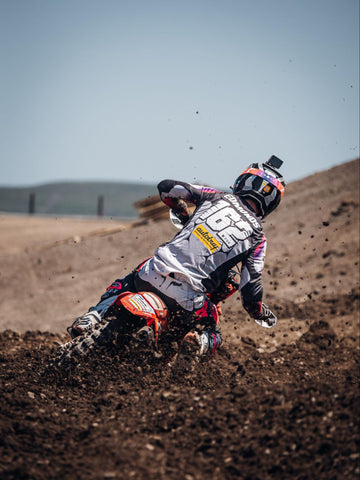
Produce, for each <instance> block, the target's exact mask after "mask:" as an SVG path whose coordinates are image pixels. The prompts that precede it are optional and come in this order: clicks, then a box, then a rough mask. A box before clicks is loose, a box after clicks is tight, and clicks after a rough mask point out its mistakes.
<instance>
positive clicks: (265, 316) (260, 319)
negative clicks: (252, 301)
mask: <svg viewBox="0 0 360 480" xmlns="http://www.w3.org/2000/svg"><path fill="white" fill-rule="evenodd" d="M255 322H256V323H257V324H258V325H260V326H261V327H265V328H272V327H275V325H276V322H277V317H276V315H274V314H273V312H272V311H271V310H270V308H269V307H268V306H267V305H265V303H262V308H261V312H260V313H259V315H257V317H256V318H255Z"/></svg>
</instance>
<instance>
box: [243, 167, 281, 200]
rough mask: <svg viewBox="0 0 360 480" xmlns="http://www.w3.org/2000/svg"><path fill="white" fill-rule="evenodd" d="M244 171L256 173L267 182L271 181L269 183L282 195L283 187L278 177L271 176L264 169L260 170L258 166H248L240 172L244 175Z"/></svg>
mask: <svg viewBox="0 0 360 480" xmlns="http://www.w3.org/2000/svg"><path fill="white" fill-rule="evenodd" d="M246 173H250V174H251V175H256V176H257V177H261V178H262V179H264V180H266V181H267V182H268V183H271V185H273V186H274V187H275V188H277V189H278V190H279V192H280V194H281V196H283V194H284V191H285V188H284V185H283V184H282V183H281V182H280V180H279V179H278V178H276V177H273V176H272V175H269V174H268V173H266V172H265V171H264V170H260V168H253V167H250V168H248V169H247V170H245V171H244V172H243V173H242V175H245V174H246Z"/></svg>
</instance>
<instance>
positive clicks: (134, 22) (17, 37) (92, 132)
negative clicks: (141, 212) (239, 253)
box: [0, 0, 359, 216]
mask: <svg viewBox="0 0 360 480" xmlns="http://www.w3.org/2000/svg"><path fill="white" fill-rule="evenodd" d="M0 70H1V74H0V87H1V88H0V136H1V137H0V161H1V173H0V211H3V212H4V211H5V212H9V211H13V212H19V211H24V212H26V211H27V210H28V209H29V202H30V195H31V194H36V204H35V209H37V211H38V212H42V213H58V214H72V213H75V214H79V213H80V214H96V212H98V209H99V208H101V199H99V197H100V198H101V197H103V201H104V203H103V213H104V214H105V215H114V216H133V215H136V212H135V210H134V209H133V207H132V204H133V202H134V201H136V200H137V199H140V198H143V197H146V196H148V195H153V194H155V193H156V188H155V187H156V184H157V183H158V181H160V180H161V179H163V178H176V179H181V180H184V181H188V182H199V183H206V184H211V185H214V186H216V187H219V188H228V187H229V186H230V185H232V184H233V182H234V180H235V178H236V177H237V176H238V175H239V174H240V173H241V171H243V170H244V169H245V168H246V167H247V166H248V165H249V164H250V163H252V162H262V161H265V160H267V159H268V158H269V157H270V155H272V154H275V155H277V156H279V157H280V158H282V159H283V160H284V165H283V169H282V170H283V173H284V175H285V177H286V179H287V180H288V181H292V180H296V179H299V178H302V177H304V176H306V175H310V174H312V173H314V172H317V171H320V170H323V169H327V168H329V167H331V166H334V165H337V164H340V163H343V162H347V161H349V160H351V159H354V158H356V157H358V156H359V2H358V1H357V0H345V1H344V0H311V1H310V0H303V1H299V0H272V1H271V2H269V1H268V0H257V1H256V2H254V1H252V0H236V1H235V0H222V1H221V2H220V1H215V0H206V1H205V0H194V1H193V0H192V1H187V0H184V1H182V2H176V1H172V0H166V1H165V0H152V1H151V0H148V1H144V0H131V1H127V0H61V1H60V0H51V1H45V0H16V1H10V0H1V1H0ZM69 182H70V183H71V184H69ZM74 182H75V183H74ZM84 182H91V183H88V184H86V183H85V184H84ZM104 182H105V183H104ZM35 187H36V188H35ZM84 195H85V196H87V197H86V198H87V199H85V200H84ZM119 195H121V198H120V197H119ZM99 202H100V207H99ZM84 204H90V206H89V205H88V206H87V207H86V208H85V207H84ZM119 205H122V206H123V207H124V208H123V209H122V210H121V209H120V210H119V209H118V206H119Z"/></svg>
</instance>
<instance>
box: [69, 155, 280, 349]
mask: <svg viewBox="0 0 360 480" xmlns="http://www.w3.org/2000/svg"><path fill="white" fill-rule="evenodd" d="M282 163H283V162H282V161H281V160H280V159H279V158H277V157H275V156H274V155H273V156H272V157H271V158H270V159H269V160H268V161H267V162H265V163H259V164H258V163H254V164H252V165H250V166H249V167H248V168H247V169H246V170H245V171H243V172H242V173H241V175H239V177H238V178H237V179H236V180H235V183H234V186H233V188H232V193H224V192H220V191H218V190H215V189H213V188H210V187H205V186H200V185H192V184H189V183H186V182H182V181H176V180H163V181H161V182H160V183H159V184H158V190H159V194H160V198H161V200H162V201H163V202H164V203H165V204H166V205H167V206H168V207H169V208H170V209H172V211H173V212H174V213H175V214H176V216H177V217H178V219H179V220H180V221H181V223H182V224H183V228H182V230H181V231H179V233H178V234H177V235H175V237H174V238H173V239H172V240H171V241H170V242H168V243H165V244H163V245H160V246H159V247H158V249H157V250H156V251H155V254H154V256H153V257H151V258H150V259H148V260H146V261H145V262H143V263H142V264H140V266H139V267H138V268H136V269H135V270H134V271H133V272H132V273H130V274H129V275H127V276H126V277H125V278H122V279H118V280H115V282H113V283H112V284H111V285H110V286H109V287H108V289H107V290H106V292H105V293H104V294H103V295H102V297H101V299H100V301H99V303H98V304H97V305H96V306H95V307H91V308H90V310H89V312H88V313H86V314H85V315H84V316H83V317H79V318H77V319H76V320H75V322H74V323H73V324H72V326H71V327H69V329H68V331H69V333H70V334H71V336H72V337H75V336H78V335H81V334H82V333H83V332H85V331H88V330H91V329H92V328H93V326H94V325H95V324H96V323H97V322H101V319H102V318H103V317H104V315H105V314H106V312H107V311H108V310H109V308H110V307H111V306H112V305H113V304H114V302H115V300H116V298H117V296H118V295H119V294H120V293H123V292H125V291H132V292H136V291H153V292H156V293H157V294H158V295H159V296H160V297H161V298H162V299H163V300H164V302H165V303H166V304H167V306H168V307H169V309H170V310H171V311H173V312H174V311H177V312H178V313H179V315H178V316H177V317H175V318H178V319H180V318H181V319H182V321H184V319H185V322H187V323H188V325H189V326H188V333H187V334H186V335H185V336H184V337H183V340H182V343H181V345H182V346H183V349H184V350H185V351H189V346H190V350H192V351H193V352H194V353H196V354H197V355H205V354H208V353H211V354H214V353H215V351H216V348H217V347H218V346H219V345H220V344H221V341H222V338H221V333H220V328H219V315H218V309H217V308H216V305H215V303H217V302H218V301H219V300H222V299H224V298H226V296H228V295H229V293H230V290H231V285H230V283H229V272H230V271H231V269H232V268H233V267H234V266H236V265H237V264H239V263H241V281H240V284H239V291H240V294H241V298H242V303H243V306H244V308H245V310H246V311H247V312H248V313H249V314H250V316H251V317H253V318H254V319H255V321H256V322H257V323H258V324H259V325H261V326H263V327H266V328H271V327H273V326H274V325H275V324H276V321H277V318H276V316H275V315H274V314H273V313H272V311H271V310H270V309H269V308H268V307H267V306H266V305H265V304H264V303H263V302H262V296H263V287H262V282H261V272H262V270H263V266H264V259H265V251H266V238H265V235H264V233H263V229H262V223H261V221H262V219H264V218H265V217H266V216H267V215H269V213H271V212H272V211H273V210H274V209H275V208H276V207H277V206H278V205H279V202H280V200H281V198H282V196H283V193H284V188H285V181H284V179H283V177H282V175H281V174H280V173H279V171H278V168H279V167H280V166H281V165H282ZM189 203H192V204H194V205H195V211H194V213H193V214H192V215H191V216H190V212H189V208H188V204H189ZM214 302H215V303H214ZM194 319H195V320H196V319H197V320H198V321H199V323H201V324H202V325H203V330H200V331H199V330H195V329H194V328H193V325H194V324H193V322H192V320H194ZM189 330H190V331H189Z"/></svg>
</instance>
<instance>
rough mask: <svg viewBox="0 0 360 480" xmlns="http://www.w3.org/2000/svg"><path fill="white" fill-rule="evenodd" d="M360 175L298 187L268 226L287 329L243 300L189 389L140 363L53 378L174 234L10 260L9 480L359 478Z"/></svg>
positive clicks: (159, 229) (94, 366) (115, 359)
mask: <svg viewBox="0 0 360 480" xmlns="http://www.w3.org/2000/svg"><path fill="white" fill-rule="evenodd" d="M349 171H351V172H353V174H354V182H353V183H351V184H350V185H349V182H348V181H346V182H345V180H346V179H348V172H349ZM358 171H359V161H354V162H350V163H348V164H347V165H346V166H339V167H336V168H334V169H331V170H329V171H326V172H321V173H319V174H316V175H313V176H311V177H309V178H307V179H303V180H301V181H299V182H294V183H292V184H290V185H289V187H288V188H287V192H286V195H285V196H284V201H283V203H282V205H281V207H280V208H279V209H278V211H276V212H275V213H274V214H273V215H272V216H271V217H270V218H269V221H267V222H266V223H265V225H264V228H265V232H266V235H267V237H268V240H269V249H268V255H267V263H266V268H265V272H264V288H265V299H264V300H265V301H266V303H268V304H269V305H270V306H271V307H272V308H273V309H274V310H275V311H276V312H277V314H278V316H279V321H278V324H277V326H276V328H274V329H272V330H267V329H263V328H261V327H259V326H258V325H256V324H255V323H254V322H253V321H252V320H251V319H250V318H249V317H248V316H247V314H246V313H245V312H244V310H243V309H242V306H241V302H239V299H238V298H235V297H236V296H233V297H232V298H231V299H229V301H227V302H226V303H225V304H224V306H223V313H224V315H223V320H222V331H223V336H224V344H223V347H222V348H221V350H220V351H219V352H218V354H217V355H216V356H215V357H214V358H212V359H210V360H209V361H207V362H204V363H202V364H201V365H200V366H199V368H198V369H197V370H196V372H194V373H193V374H192V375H190V376H188V377H187V378H173V377H172V376H171V375H170V368H169V365H168V363H167V362H166V361H163V360H162V359H158V358H154V357H152V356H149V355H148V356H147V357H146V361H145V360H144V358H143V357H142V356H140V355H139V356H134V355H132V356H129V354H128V353H126V352H125V351H112V352H110V353H111V354H109V352H103V354H102V355H100V356H99V357H94V358H92V359H89V360H88V361H87V362H83V364H81V365H79V366H68V367H67V368H64V369H62V370H61V371H59V370H56V369H54V368H52V367H50V366H49V365H50V362H51V359H52V358H53V356H54V354H55V350H56V347H55V343H54V342H55V341H64V340H65V338H66V337H65V335H64V332H65V327H66V326H67V325H69V324H70V323H71V322H72V320H73V319H74V318H75V317H76V316H78V315H79V314H81V313H83V312H84V311H86V310H87V308H88V307H89V306H90V305H92V304H94V303H96V301H97V300H98V298H99V296H100V294H101V293H102V292H103V290H104V289H105V288H106V286H107V285H108V284H109V283H111V282H112V281H113V279H115V278H119V277H121V276H123V275H124V274H126V273H127V272H128V271H129V270H130V269H132V268H133V267H134V266H135V265H136V264H137V263H138V262H139V261H141V260H142V259H143V258H146V257H147V256H150V255H151V254H152V253H153V250H154V248H155V247H156V246H157V245H158V244H160V243H162V242H164V241H166V240H167V239H169V238H171V237H172V236H173V235H174V233H175V232H174V230H172V227H171V226H170V225H169V223H168V222H166V221H163V222H157V223H151V222H149V223H148V224H144V225H138V226H136V227H134V228H131V229H126V230H125V229H124V230H123V231H116V232H113V231H111V232H107V233H106V232H104V235H91V234H90V235H86V236H83V237H80V236H79V237H77V238H76V239H75V238H72V237H71V236H69V234H68V233H67V235H66V236H65V237H64V238H59V239H58V241H56V242H52V243H49V235H48V234H46V235H45V234H44V241H43V242H41V234H40V232H37V241H36V245H34V244H33V243H29V244H27V245H26V247H24V244H25V242H24V237H22V238H21V242H19V245H18V246H16V245H15V244H14V242H16V235H14V236H13V237H12V239H13V240H12V244H11V245H10V246H9V249H7V250H6V249H3V250H1V251H0V261H1V271H0V291H1V312H2V316H1V320H0V330H1V331H2V333H1V332H0V378H1V393H0V402H1V403H0V404H1V409H0V427H1V436H0V478H1V479H9V480H10V479H14V480H15V479H58V478H61V477H63V478H66V479H72V478H73V479H77V478H87V479H129V478H130V479H131V478H135V479H144V480H145V479H150V480H151V479H157V480H158V479H164V480H165V479H166V480H172V479H174V480H175V479H176V480H178V479H185V480H200V479H203V478H209V479H214V480H215V479H216V480H217V479H222V480H223V479H235V478H241V479H244V480H245V479H246V480H247V479H248V480H250V479H251V480H256V479H262V480H263V479H270V478H279V479H284V480H285V479H286V480H287V479H289V478H291V479H299V480H300V479H307V478H319V479H327V480H328V479H334V480H335V479H339V480H340V479H357V478H359V474H360V463H359V462H360V455H359V441H360V436H359V428H358V427H359V413H358V412H359V411H360V408H359V407H360V405H359V404H360V401H359V375H360V371H359V362H360V358H359V298H360V295H359V265H358V261H359V185H358V183H357V182H358V178H359V175H358ZM344 185H348V186H349V188H348V190H347V191H346V192H344V190H343V189H344ZM2 220H3V219H2ZM50 228H51V226H50ZM2 245H3V243H2ZM10 247H11V248H10Z"/></svg>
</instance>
